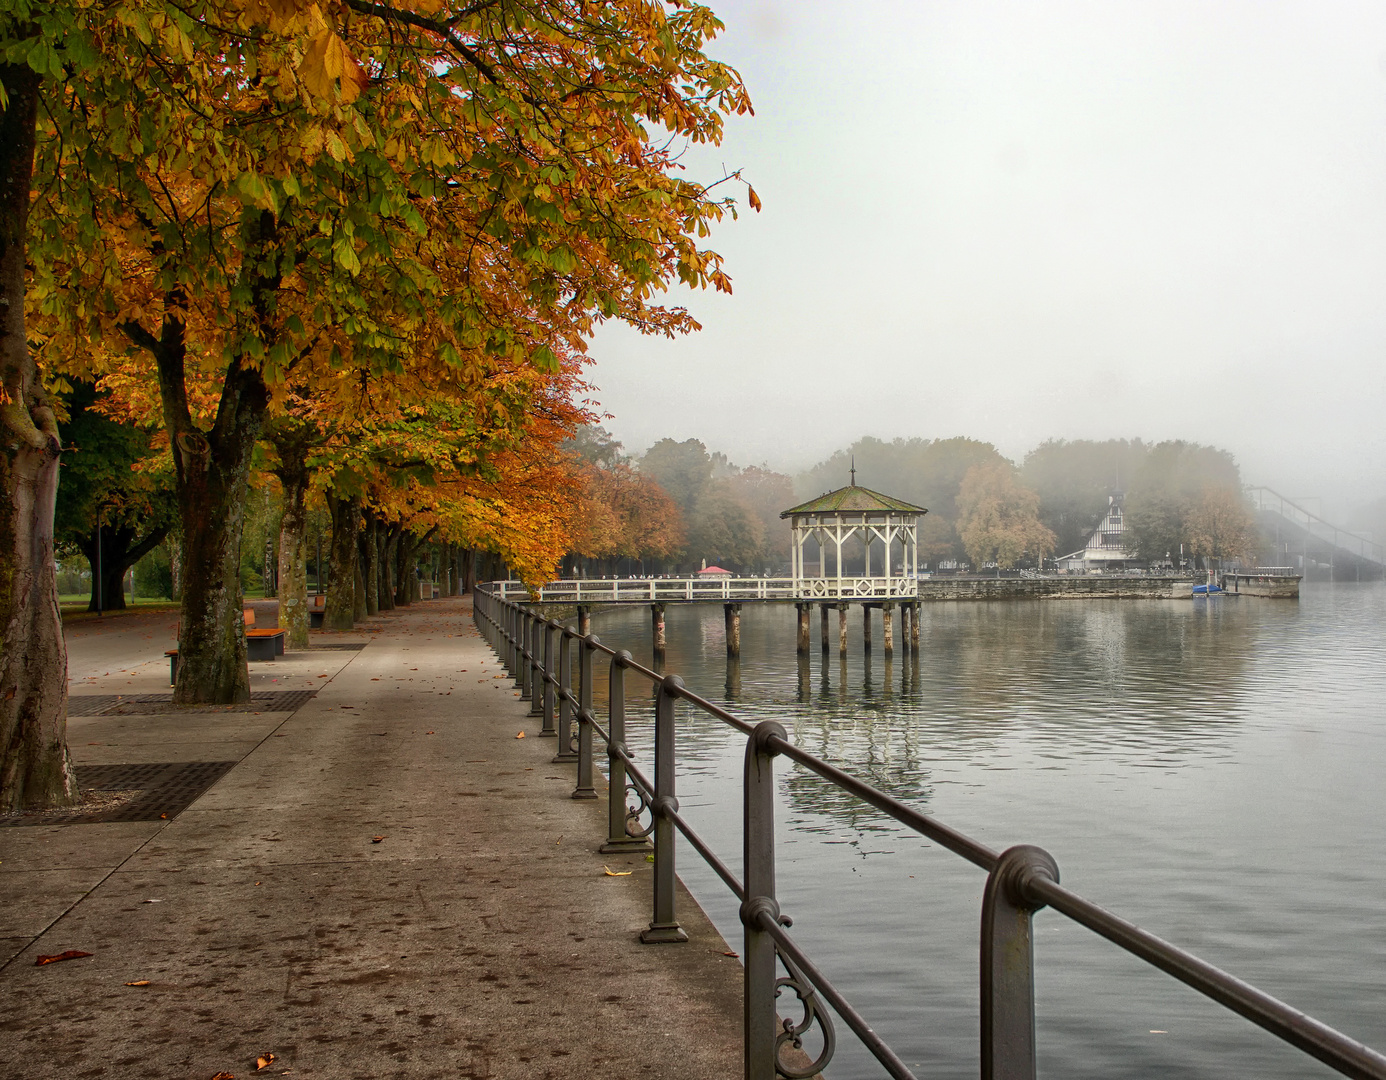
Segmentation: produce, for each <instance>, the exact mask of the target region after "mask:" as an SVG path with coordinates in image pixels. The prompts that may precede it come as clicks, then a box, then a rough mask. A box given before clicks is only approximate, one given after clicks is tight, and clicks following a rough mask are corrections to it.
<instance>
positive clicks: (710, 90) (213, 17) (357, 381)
mask: <svg viewBox="0 0 1386 1080" xmlns="http://www.w3.org/2000/svg"><path fill="white" fill-rule="evenodd" d="M719 28H720V24H719V23H718V22H717V20H716V19H715V18H714V17H713V16H712V14H711V12H709V11H708V10H707V9H706V8H704V7H702V6H699V5H697V4H691V3H685V2H678V3H668V4H666V3H662V2H659V0H611V2H608V3H603V4H590V3H587V2H585V0H480V2H476V0H412V2H403V0H401V2H399V3H394V2H391V0H384V2H377V0H318V2H316V3H307V2H303V0H229V2H211V0H179V2H177V3H173V2H171V0H112V2H110V3H106V4H100V5H87V4H70V3H67V2H58V0H0V83H3V102H2V103H0V104H3V113H0V308H3V312H0V320H3V325H2V326H0V390H2V391H3V392H2V393H0V565H3V567H4V572H3V580H0V633H2V634H3V639H0V655H3V661H0V686H2V687H3V693H0V810H10V809H15V808H19V807H23V806H39V805H54V804H61V803H64V802H69V801H71V800H72V799H73V798H74V796H75V787H74V783H73V774H72V769H71V763H70V759H69V756H68V754H67V751H66V746H65V738H64V717H65V712H66V673H65V654H64V650H63V644H62V637H61V627H60V623H59V619H58V611H57V604H56V592H55V583H54V574H53V555H54V514H55V503H56V497H57V490H58V475H59V462H60V461H61V459H62V456H63V444H62V436H61V431H60V425H61V424H62V423H63V422H64V420H65V419H66V420H67V421H68V422H73V416H74V412H73V410H72V409H71V408H70V407H69V400H68V399H69V396H70V395H73V394H75V392H76V381H77V380H81V381H84V382H89V383H95V384H97V385H98V386H99V387H100V390H101V393H102V397H101V399H100V402H99V403H98V404H99V408H100V410H101V411H103V412H104V413H105V414H106V415H107V416H109V417H111V418H112V419H117V420H119V421H120V422H121V423H122V424H127V425H133V426H134V427H136V428H139V429H142V430H143V431H144V432H145V433H147V435H148V438H149V440H150V450H151V453H152V455H153V456H154V457H155V458H158V459H160V460H161V461H162V463H163V465H162V467H163V468H164V470H165V471H166V475H167V477H168V480H169V487H170V488H171V490H172V493H173V504H174V508H175V515H174V521H173V523H172V525H171V526H170V530H171V531H170V535H174V536H176V538H177V547H178V573H179V576H180V580H181V585H182V602H181V621H180V639H179V648H180V664H179V675H178V682H177V685H176V687H175V689H174V697H175V700H177V701H179V702H185V703H197V702H211V703H226V702H235V701H244V700H246V699H247V698H248V694H249V685H248V677H247V671H246V662H245V660H246V658H245V643H244V636H243V633H242V631H241V625H240V618H239V615H240V606H241V596H240V588H239V569H240V564H241V545H242V531H243V530H242V527H243V523H244V507H245V505H246V500H247V492H248V491H249V490H250V487H251V484H252V482H253V480H254V479H255V477H256V476H257V475H261V474H262V475H263V476H265V477H273V480H272V482H273V483H274V484H275V485H277V486H278V487H279V489H280V491H281V492H282V495H281V497H282V500H283V506H284V512H283V521H282V526H281V538H280V543H279V549H280V567H279V578H280V584H281V595H285V596H286V597H287V598H288V599H300V600H301V599H302V598H303V596H304V593H305V588H304V575H303V567H304V562H305V560H304V538H305V528H304V520H305V515H306V507H307V506H308V503H309V498H310V493H313V492H320V493H321V495H322V497H323V498H324V499H325V500H326V502H327V505H328V506H329V508H330V509H331V515H332V521H333V529H332V533H333V544H332V555H333V564H334V565H333V574H332V579H333V580H332V584H331V585H330V586H329V612H330V618H331V620H332V621H333V622H334V623H335V624H337V625H344V624H346V623H347V622H348V621H349V618H350V617H353V616H354V614H355V613H358V612H361V611H363V610H364V611H369V610H370V606H371V601H372V597H374V599H375V603H376V604H377V606H378V605H379V603H380V601H381V598H382V596H388V595H389V594H390V589H391V586H392V585H393V586H394V587H395V589H396V590H397V589H398V586H399V584H400V581H399V578H400V574H399V569H400V566H401V565H402V563H401V559H403V561H404V562H405V563H407V561H408V554H409V552H410V550H411V549H412V547H413V545H414V544H415V543H416V542H417V538H419V537H424V536H428V537H433V538H434V539H437V540H441V541H443V542H445V543H447V544H449V545H452V546H454V547H455V548H464V547H477V548H485V549H488V550H491V551H494V552H496V553H498V557H500V558H503V559H504V561H505V562H506V563H508V565H509V566H510V567H511V568H513V569H514V570H515V572H517V573H520V574H521V575H523V576H525V577H527V578H530V579H534V578H540V577H544V576H547V574H548V573H550V572H551V571H552V568H553V566H554V564H555V562H556V560H557V559H558V557H559V556H560V555H561V554H562V553H563V551H564V550H565V548H566V546H567V526H568V525H569V523H570V516H571V514H572V512H573V502H574V500H573V498H572V497H570V496H569V495H568V494H567V493H569V492H571V490H572V484H571V470H570V469H568V468H567V467H566V464H565V462H566V460H567V459H566V458H565V456H564V455H562V454H560V453H559V452H558V451H557V448H558V446H559V444H560V443H561V442H562V441H563V439H565V438H567V437H568V436H570V435H571V434H572V432H573V431H574V430H575V429H576V428H577V427H578V426H579V425H581V424H582V423H584V422H586V421H587V420H588V419H590V417H589V416H588V415H587V413H586V412H585V410H584V408H583V407H582V406H581V405H580V404H579V402H580V401H581V400H582V398H583V395H584V393H585V387H583V385H582V383H581V380H580V373H581V364H582V350H583V348H584V342H585V340H586V339H587V337H588V336H589V335H590V334H591V332H592V330H593V329H594V328H595V326H596V325H597V324H598V323H599V322H601V321H603V320H607V319H621V320H624V321H626V322H628V323H630V324H632V325H634V326H636V327H637V328H639V329H641V330H642V331H645V332H648V333H663V334H670V335H672V334H677V333H681V332H685V331H688V330H691V329H694V328H696V324H695V323H694V322H693V320H692V319H691V318H690V317H689V315H688V313H687V312H686V311H685V310H683V309H682V308H678V307H669V306H663V305H660V304H659V303H657V297H658V294H659V292H660V291H661V290H662V289H663V288H665V286H666V285H667V283H669V282H671V281H672V280H674V279H677V280H679V281H682V282H684V283H686V284H689V285H692V286H695V287H712V288H717V289H722V290H729V289H730V283H729V280H728V279H727V277H726V275H725V273H724V271H723V270H722V267H721V261H720V259H719V257H718V256H717V254H716V253H715V252H713V251H710V250H708V249H707V248H706V247H705V246H703V245H702V243H701V242H700V239H699V238H701V237H705V236H707V235H708V230H709V226H710V225H711V224H712V223H714V222H715V221H717V220H718V219H720V218H721V217H722V216H723V215H724V214H725V213H727V212H729V211H730V210H731V209H732V203H731V201H730V199H729V198H727V197H725V196H723V195H721V194H719V193H718V192H716V191H715V190H714V189H713V187H711V186H709V185H704V184H699V183H697V182H695V181H693V180H691V179H688V178H685V177H684V176H683V175H681V173H680V171H679V169H680V167H679V165H678V161H677V158H678V155H679V153H680V151H681V147H682V145H683V144H685V143H687V142H689V141H694V142H716V141H718V140H719V139H720V136H721V131H722V122H723V118H724V116H725V115H727V114H729V113H742V112H747V111H749V109H750V103H749V100H748V98H747V95H746V93H745V90H744V88H743V86H742V84H741V81H740V79H739V77H738V76H737V75H736V73H735V72H734V71H732V70H731V69H729V68H727V67H726V66H724V65H722V64H719V63H717V62H716V61H714V60H711V59H709V58H708V57H707V56H706V55H705V54H704V52H703V48H704V46H705V44H706V42H707V41H708V40H709V39H710V38H711V37H712V36H713V35H714V34H715V33H716V32H717V30H718V29H719ZM748 198H749V200H750V202H751V203H752V205H756V204H757V200H756V199H755V195H754V192H748ZM98 501H100V502H102V504H103V505H105V500H98ZM107 509H109V507H107ZM143 542H144V540H143V539H140V540H138V541H137V542H136V543H135V545H134V546H138V543H143ZM401 553H403V554H401ZM392 566H393V567H394V568H395V575H394V576H395V580H394V581H393V582H391V580H390V567H392ZM303 606H304V605H302V604H289V603H286V604H284V605H283V606H282V609H283V610H285V611H286V613H287V617H288V618H289V620H290V630H291V632H294V633H296V632H297V626H296V624H295V623H294V622H293V619H295V618H297V617H300V613H301V617H303V618H306V612H303V611H302V608H303Z"/></svg>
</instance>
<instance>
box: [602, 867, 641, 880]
mask: <svg viewBox="0 0 1386 1080" xmlns="http://www.w3.org/2000/svg"><path fill="white" fill-rule="evenodd" d="M602 869H603V870H605V871H606V876H607V877H630V875H631V874H632V873H633V872H634V871H631V870H613V869H611V867H609V866H607V865H605V864H603V865H602Z"/></svg>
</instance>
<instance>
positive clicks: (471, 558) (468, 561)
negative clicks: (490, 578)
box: [462, 548, 476, 593]
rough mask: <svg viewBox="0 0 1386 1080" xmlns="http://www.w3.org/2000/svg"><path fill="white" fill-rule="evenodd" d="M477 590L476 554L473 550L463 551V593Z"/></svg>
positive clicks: (466, 549)
mask: <svg viewBox="0 0 1386 1080" xmlns="http://www.w3.org/2000/svg"><path fill="white" fill-rule="evenodd" d="M474 588H476V552H475V551H474V550H473V549H472V548H463V549H462V591H463V592H464V593H469V592H471V591H472V590H473V589H474Z"/></svg>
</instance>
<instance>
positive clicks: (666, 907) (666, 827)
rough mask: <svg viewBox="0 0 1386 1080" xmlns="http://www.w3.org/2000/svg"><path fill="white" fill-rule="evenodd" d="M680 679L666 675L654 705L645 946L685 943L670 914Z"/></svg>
mask: <svg viewBox="0 0 1386 1080" xmlns="http://www.w3.org/2000/svg"><path fill="white" fill-rule="evenodd" d="M682 689H683V680H682V679H680V678H679V677H678V676H677V675H666V676H665V677H664V680H663V681H662V682H661V683H660V684H659V689H658V693H659V699H658V701H657V702H656V704H655V784H654V786H655V798H654V804H653V805H652V806H651V807H650V812H651V813H652V814H653V816H654V918H653V919H652V920H650V925H649V926H648V927H647V928H646V929H645V930H643V931H641V933H640V940H641V941H642V942H644V943H645V944H646V945H663V944H670V943H673V942H678V941H687V940H688V935H687V934H686V933H684V930H683V927H681V926H680V925H679V921H678V918H677V917H676V916H675V914H674V887H675V882H676V880H677V879H676V877H675V873H674V822H673V819H672V818H671V817H670V816H669V815H670V814H672V813H676V812H677V811H678V808H679V800H678V799H677V798H676V797H675V794H674V786H675V784H674V706H675V705H677V704H678V692H679V691H680V690H682Z"/></svg>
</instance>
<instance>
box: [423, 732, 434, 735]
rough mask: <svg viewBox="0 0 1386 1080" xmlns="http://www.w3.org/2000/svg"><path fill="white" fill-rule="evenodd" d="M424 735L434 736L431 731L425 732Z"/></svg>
mask: <svg viewBox="0 0 1386 1080" xmlns="http://www.w3.org/2000/svg"><path fill="white" fill-rule="evenodd" d="M424 734H425V735H432V734H433V732H431V731H425V732H424Z"/></svg>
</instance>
